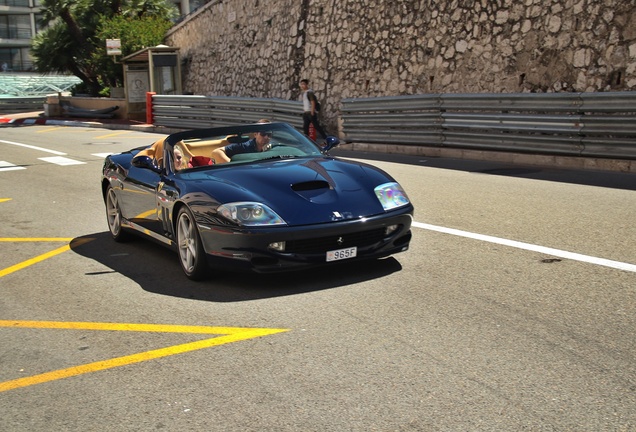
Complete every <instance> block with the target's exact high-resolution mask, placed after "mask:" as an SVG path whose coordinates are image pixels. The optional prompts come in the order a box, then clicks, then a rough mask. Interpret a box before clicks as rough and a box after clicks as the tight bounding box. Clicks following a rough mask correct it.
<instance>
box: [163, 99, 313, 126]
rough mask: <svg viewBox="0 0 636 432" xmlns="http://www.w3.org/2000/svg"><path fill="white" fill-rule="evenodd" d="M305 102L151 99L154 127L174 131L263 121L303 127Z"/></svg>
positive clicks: (280, 100) (281, 100) (282, 100)
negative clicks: (264, 119) (173, 128)
mask: <svg viewBox="0 0 636 432" xmlns="http://www.w3.org/2000/svg"><path fill="white" fill-rule="evenodd" d="M301 113H302V103H301V102H298V101H289V100H284V99H268V98H242V97H225V96H185V95H178V96H171V95H153V96H152V115H153V119H154V124H156V125H158V126H167V127H175V128H191V129H202V128H207V127H216V126H228V125H238V124H245V123H256V122H257V121H258V120H260V119H262V118H267V119H269V120H271V121H281V122H286V123H289V124H291V125H292V126H294V127H296V128H298V129H301V128H302V115H301Z"/></svg>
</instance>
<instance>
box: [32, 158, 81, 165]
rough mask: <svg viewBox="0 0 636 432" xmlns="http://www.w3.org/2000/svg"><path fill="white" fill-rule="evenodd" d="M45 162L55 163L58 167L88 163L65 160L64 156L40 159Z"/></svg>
mask: <svg viewBox="0 0 636 432" xmlns="http://www.w3.org/2000/svg"><path fill="white" fill-rule="evenodd" d="M38 159H40V160H42V161H44V162H49V163H53V164H56V165H63V166H66V165H82V164H85V163H86V162H80V161H77V160H75V159H69V158H65V157H62V156H53V157H45V158H38Z"/></svg>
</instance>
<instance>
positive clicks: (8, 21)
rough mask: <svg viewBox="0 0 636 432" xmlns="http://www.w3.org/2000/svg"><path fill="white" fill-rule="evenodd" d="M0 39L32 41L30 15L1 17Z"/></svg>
mask: <svg viewBox="0 0 636 432" xmlns="http://www.w3.org/2000/svg"><path fill="white" fill-rule="evenodd" d="M0 38H2V39H31V17H30V16H29V15H0Z"/></svg>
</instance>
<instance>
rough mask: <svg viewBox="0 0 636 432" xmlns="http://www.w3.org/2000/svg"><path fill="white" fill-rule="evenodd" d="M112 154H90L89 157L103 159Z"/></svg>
mask: <svg viewBox="0 0 636 432" xmlns="http://www.w3.org/2000/svg"><path fill="white" fill-rule="evenodd" d="M112 154H113V153H92V154H91V156H96V157H98V158H105V157H107V156H110V155H112Z"/></svg>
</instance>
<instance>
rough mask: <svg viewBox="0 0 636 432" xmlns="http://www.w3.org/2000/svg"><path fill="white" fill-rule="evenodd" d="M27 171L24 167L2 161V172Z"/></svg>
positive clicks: (0, 165)
mask: <svg viewBox="0 0 636 432" xmlns="http://www.w3.org/2000/svg"><path fill="white" fill-rule="evenodd" d="M23 169H26V168H25V167H22V166H17V165H14V164H12V163H10V162H6V161H0V171H14V170H23Z"/></svg>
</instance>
